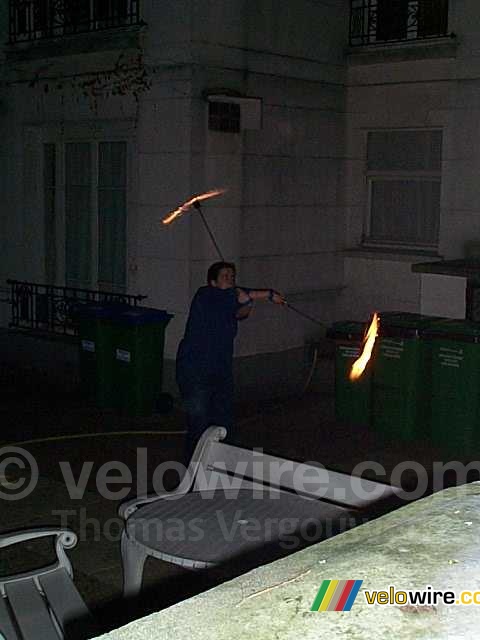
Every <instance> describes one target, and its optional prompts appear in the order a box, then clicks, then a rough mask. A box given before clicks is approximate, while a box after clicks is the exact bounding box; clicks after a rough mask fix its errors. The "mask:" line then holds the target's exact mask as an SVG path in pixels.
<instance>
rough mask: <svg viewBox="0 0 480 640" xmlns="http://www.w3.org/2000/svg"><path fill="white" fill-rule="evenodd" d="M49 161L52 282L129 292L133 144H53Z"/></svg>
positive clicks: (48, 270)
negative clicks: (129, 152)
mask: <svg viewBox="0 0 480 640" xmlns="http://www.w3.org/2000/svg"><path fill="white" fill-rule="evenodd" d="M43 157H44V172H43V179H44V221H45V222H44V225H45V226H44V236H45V243H44V245H45V274H46V278H47V281H48V282H49V283H52V284H53V283H56V282H59V283H63V282H64V283H65V285H66V286H72V287H79V288H93V289H97V288H98V289H100V290H109V291H115V292H119V293H121V292H124V291H125V289H126V243H127V242H126V220H127V216H126V212H127V197H126V193H127V143H126V142H124V141H114V142H109V141H102V142H88V141H87V142H85V141H80V142H76V141H75V142H67V143H66V144H58V143H57V144H53V143H47V144H44V147H43ZM62 175H64V181H63V184H62V179H61V176H62ZM61 248H63V256H61V257H62V259H60V254H61V253H62V252H61Z"/></svg>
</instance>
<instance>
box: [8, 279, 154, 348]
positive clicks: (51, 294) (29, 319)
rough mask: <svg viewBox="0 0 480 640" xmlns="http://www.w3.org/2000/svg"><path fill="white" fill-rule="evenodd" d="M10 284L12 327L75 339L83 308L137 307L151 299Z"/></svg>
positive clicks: (27, 283)
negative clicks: (78, 315) (106, 305)
mask: <svg viewBox="0 0 480 640" xmlns="http://www.w3.org/2000/svg"><path fill="white" fill-rule="evenodd" d="M7 284H8V285H9V286H10V299H9V302H10V307H11V321H10V326H11V327H16V328H19V329H26V330H30V331H38V332H45V333H54V334H61V335H71V336H75V335H77V334H78V325H77V322H76V319H75V317H76V314H75V311H76V309H77V308H78V305H79V304H84V303H93V302H109V303H110V302H111V303H118V304H125V305H129V306H133V307H136V306H137V305H138V303H139V302H141V301H142V300H144V299H145V298H146V297H147V296H142V295H135V296H134V295H128V294H123V293H113V292H110V291H93V290H91V289H77V288H75V287H57V286H53V285H47V284H39V283H36V282H21V281H19V280H7Z"/></svg>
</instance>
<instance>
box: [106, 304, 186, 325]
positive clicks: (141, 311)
mask: <svg viewBox="0 0 480 640" xmlns="http://www.w3.org/2000/svg"><path fill="white" fill-rule="evenodd" d="M171 318H173V314H171V313H167V312H166V311H165V309H154V308H151V307H129V308H128V309H127V310H125V309H123V310H119V312H118V313H115V314H113V315H111V316H110V318H109V319H110V321H111V322H114V323H115V324H122V325H144V324H163V325H166V324H168V323H169V322H170V320H171Z"/></svg>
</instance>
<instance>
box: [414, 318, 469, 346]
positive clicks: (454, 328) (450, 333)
mask: <svg viewBox="0 0 480 640" xmlns="http://www.w3.org/2000/svg"><path fill="white" fill-rule="evenodd" d="M425 337H427V338H443V339H444V340H453V341H459V342H480V322H474V321H473V320H461V319H459V320H441V321H438V322H434V323H433V324H432V325H430V327H429V328H428V329H427V330H426V331H425Z"/></svg>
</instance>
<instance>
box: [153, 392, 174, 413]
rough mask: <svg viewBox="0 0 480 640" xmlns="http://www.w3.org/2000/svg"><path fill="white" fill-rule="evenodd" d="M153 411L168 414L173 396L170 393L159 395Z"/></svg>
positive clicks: (171, 406)
mask: <svg viewBox="0 0 480 640" xmlns="http://www.w3.org/2000/svg"><path fill="white" fill-rule="evenodd" d="M155 409H156V412H157V413H170V411H171V410H172V409H173V396H172V395H171V394H170V393H160V394H159V396H158V399H157V402H156V406H155Z"/></svg>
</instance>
